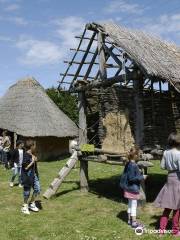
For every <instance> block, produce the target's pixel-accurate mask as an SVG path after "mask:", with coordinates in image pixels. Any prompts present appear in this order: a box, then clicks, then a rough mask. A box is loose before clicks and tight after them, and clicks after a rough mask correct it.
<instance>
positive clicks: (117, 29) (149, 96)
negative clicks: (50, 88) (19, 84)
mask: <svg viewBox="0 0 180 240" xmlns="http://www.w3.org/2000/svg"><path fill="white" fill-rule="evenodd" d="M76 38H79V44H78V46H77V48H75V49H71V51H72V50H73V51H74V55H73V56H72V59H70V60H69V61H65V63H66V64H68V66H67V68H66V71H65V72H64V73H62V74H61V75H62V80H61V81H60V85H59V89H60V90H61V89H64V88H65V87H66V88H67V86H69V87H68V89H67V90H68V91H70V92H77V93H78V94H79V96H80V101H81V102H82V103H83V102H84V105H83V108H84V109H87V114H86V115H85V114H84V115H85V116H83V117H82V112H81V113H80V114H81V115H80V118H81V120H82V126H83V127H84V125H85V124H84V119H87V138H88V141H89V142H91V143H94V144H95V146H97V147H100V148H102V149H105V150H109V151H114V152H125V153H126V152H127V151H128V149H129V148H130V147H131V146H132V144H134V143H136V144H138V145H140V146H141V147H146V146H150V147H154V146H155V145H161V146H162V147H165V146H166V143H167V142H166V140H167V137H168V135H169V133H170V132H172V131H178V132H180V48H179V46H176V45H175V44H172V43H167V42H165V41H163V40H160V39H158V38H157V37H154V36H150V35H148V34H146V33H143V32H141V31H138V30H137V31H136V30H131V29H127V28H124V27H122V26H118V25H116V24H114V23H104V24H102V23H101V24H98V23H94V22H93V23H89V24H87V25H86V27H85V29H84V31H83V33H82V35H80V36H76ZM77 64H78V67H77V68H75V67H74V66H76V65H77ZM67 83H69V84H67ZM82 93H83V94H82ZM81 105H82V104H81ZM84 112H85V111H84ZM84 141H86V138H84Z"/></svg>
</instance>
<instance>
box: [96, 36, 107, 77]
mask: <svg viewBox="0 0 180 240" xmlns="http://www.w3.org/2000/svg"><path fill="white" fill-rule="evenodd" d="M104 42H105V40H104V35H103V34H102V33H101V32H99V33H98V55H99V73H100V79H101V80H102V81H104V80H105V79H106V78H107V71H106V68H105V65H106V55H105V51H104Z"/></svg>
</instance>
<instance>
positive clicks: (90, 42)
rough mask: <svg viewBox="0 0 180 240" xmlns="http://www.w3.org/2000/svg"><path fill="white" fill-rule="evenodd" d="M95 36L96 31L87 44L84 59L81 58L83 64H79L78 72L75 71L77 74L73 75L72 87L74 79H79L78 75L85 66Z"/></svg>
mask: <svg viewBox="0 0 180 240" xmlns="http://www.w3.org/2000/svg"><path fill="white" fill-rule="evenodd" d="M95 36H96V33H95V32H94V33H93V34H92V36H91V39H90V41H89V43H88V45H87V48H86V52H85V53H84V55H83V58H82V60H81V64H80V65H79V67H78V69H77V71H76V73H75V75H74V77H73V80H72V83H71V85H70V89H71V87H72V86H73V83H74V81H75V80H76V79H77V77H78V76H79V73H80V71H81V68H82V66H83V64H84V62H85V60H86V58H87V55H88V52H89V50H90V48H91V46H92V43H93V41H94V38H95Z"/></svg>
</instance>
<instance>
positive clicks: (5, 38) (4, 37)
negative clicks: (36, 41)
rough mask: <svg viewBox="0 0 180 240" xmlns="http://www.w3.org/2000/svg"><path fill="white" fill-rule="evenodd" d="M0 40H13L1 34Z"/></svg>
mask: <svg viewBox="0 0 180 240" xmlns="http://www.w3.org/2000/svg"><path fill="white" fill-rule="evenodd" d="M0 41H1V42H13V41H14V40H13V39H11V38H10V37H6V36H3V35H0Z"/></svg>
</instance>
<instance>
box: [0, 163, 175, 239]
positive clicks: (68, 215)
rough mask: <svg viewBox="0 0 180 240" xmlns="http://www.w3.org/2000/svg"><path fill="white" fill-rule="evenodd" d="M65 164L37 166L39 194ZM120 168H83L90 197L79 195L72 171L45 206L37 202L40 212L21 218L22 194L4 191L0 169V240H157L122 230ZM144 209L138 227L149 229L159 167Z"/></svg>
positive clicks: (161, 177)
mask: <svg viewBox="0 0 180 240" xmlns="http://www.w3.org/2000/svg"><path fill="white" fill-rule="evenodd" d="M64 163H65V161H56V162H40V163H39V172H40V181H41V187H42V193H43V192H44V191H45V190H46V188H47V187H48V185H49V183H50V182H51V181H52V179H53V178H54V177H55V175H56V174H57V172H58V170H59V169H60V168H61V167H62V166H63V164H64ZM120 172H122V168H121V167H119V166H111V165H105V164H98V163H92V162H91V163H89V178H90V182H89V185H90V192H89V193H87V194H83V193H81V192H80V190H79V169H78V168H76V169H73V170H72V172H71V173H70V175H69V176H68V177H67V178H66V181H65V182H64V183H63V184H62V186H61V188H60V190H59V191H58V193H57V196H55V197H53V198H52V199H51V200H45V199H43V198H41V201H42V206H43V209H42V210H41V211H40V212H39V213H31V215H29V216H26V215H23V214H22V213H21V212H20V207H21V204H22V189H19V188H18V187H14V188H10V187H9V185H8V184H9V178H10V175H11V171H5V170H4V169H3V168H2V167H1V166H0V191H1V194H0V223H1V227H0V240H6V239H7V240H51V239H52V240H60V239H64V240H65V239H66V240H68V239H69V240H70V239H71V240H76V239H77V240H95V239H98V240H111V239H112V240H113V239H114V240H117V239H158V235H157V234H144V235H143V236H136V235H135V233H134V231H133V230H132V229H131V228H130V227H129V226H128V225H127V224H126V208H127V206H126V203H125V202H124V201H123V200H122V197H121V193H120V190H119V188H118V181H119V180H118V177H119V173H120ZM149 174H150V176H149V179H148V180H147V190H148V194H147V195H148V203H147V205H146V206H145V207H141V208H139V210H138V213H139V218H140V221H141V222H143V223H144V224H145V225H146V227H147V228H148V229H155V226H156V224H157V221H158V219H159V216H160V213H161V210H157V209H155V208H154V207H153V206H152V202H153V200H154V198H155V196H156V195H157V193H158V191H159V190H160V188H161V186H162V185H163V183H164V181H165V174H166V172H163V171H161V170H160V168H159V161H156V162H155V167H153V168H151V169H150V170H149ZM171 238H172V237H171V236H170V235H169V236H168V235H167V237H166V238H164V239H171Z"/></svg>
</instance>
